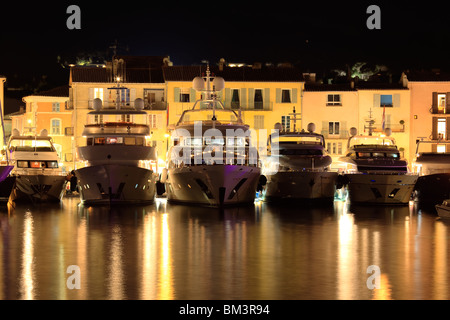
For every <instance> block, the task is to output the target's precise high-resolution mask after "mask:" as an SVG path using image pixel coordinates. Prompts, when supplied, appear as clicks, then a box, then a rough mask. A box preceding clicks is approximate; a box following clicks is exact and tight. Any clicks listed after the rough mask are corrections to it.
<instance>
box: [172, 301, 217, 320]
mask: <svg viewBox="0 0 450 320" xmlns="http://www.w3.org/2000/svg"><path fill="white" fill-rule="evenodd" d="M213 311H214V307H194V306H189V304H187V305H186V307H181V308H180V311H179V314H182V315H187V314H194V315H206V317H207V318H209V317H210V316H211V314H212V312H213Z"/></svg>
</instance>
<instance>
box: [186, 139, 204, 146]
mask: <svg viewBox="0 0 450 320" xmlns="http://www.w3.org/2000/svg"><path fill="white" fill-rule="evenodd" d="M184 145H186V146H201V145H202V139H201V138H191V139H185V140H184Z"/></svg>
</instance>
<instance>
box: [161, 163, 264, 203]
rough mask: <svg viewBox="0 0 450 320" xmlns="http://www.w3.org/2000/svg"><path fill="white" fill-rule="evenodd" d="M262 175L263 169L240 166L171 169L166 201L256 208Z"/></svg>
mask: <svg viewBox="0 0 450 320" xmlns="http://www.w3.org/2000/svg"><path fill="white" fill-rule="evenodd" d="M260 175H261V170H260V168H258V167H250V166H240V165H199V166H188V167H182V168H173V169H169V170H168V179H167V181H166V190H167V200H168V201H171V202H178V203H185V204H200V205H205V206H213V207H220V206H228V205H243V204H253V203H254V201H255V195H256V188H257V186H258V182H259V177H260Z"/></svg>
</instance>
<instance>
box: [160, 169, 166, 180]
mask: <svg viewBox="0 0 450 320" xmlns="http://www.w3.org/2000/svg"><path fill="white" fill-rule="evenodd" d="M159 181H160V182H161V183H166V181H167V168H164V169H163V170H162V172H161V177H160V178H159Z"/></svg>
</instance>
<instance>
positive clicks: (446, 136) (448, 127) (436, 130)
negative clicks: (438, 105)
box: [431, 117, 450, 140]
mask: <svg viewBox="0 0 450 320" xmlns="http://www.w3.org/2000/svg"><path fill="white" fill-rule="evenodd" d="M432 121H433V122H432V134H431V137H432V139H433V140H450V118H438V117H434V118H433V120H432Z"/></svg>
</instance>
